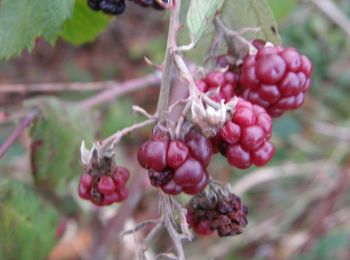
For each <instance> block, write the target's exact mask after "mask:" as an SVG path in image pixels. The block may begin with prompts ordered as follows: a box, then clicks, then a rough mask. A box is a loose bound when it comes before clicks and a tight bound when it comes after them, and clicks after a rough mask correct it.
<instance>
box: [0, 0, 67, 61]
mask: <svg viewBox="0 0 350 260" xmlns="http://www.w3.org/2000/svg"><path fill="white" fill-rule="evenodd" d="M73 5H74V0H15V1H14V0H2V1H0V58H9V57H11V56H14V55H19V54H20V53H21V52H22V50H23V49H28V50H29V51H31V50H32V49H33V47H34V43H35V39H36V38H37V37H40V36H41V37H43V38H44V39H45V40H47V41H48V42H50V43H51V44H53V43H54V42H55V40H56V38H57V36H58V33H59V32H60V30H61V27H62V25H63V22H64V21H65V20H66V19H67V18H68V17H70V16H71V14H72V10H73Z"/></svg>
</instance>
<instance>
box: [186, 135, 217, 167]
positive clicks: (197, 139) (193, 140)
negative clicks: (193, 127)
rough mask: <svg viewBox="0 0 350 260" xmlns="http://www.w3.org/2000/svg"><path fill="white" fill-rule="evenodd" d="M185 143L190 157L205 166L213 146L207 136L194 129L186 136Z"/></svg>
mask: <svg viewBox="0 0 350 260" xmlns="http://www.w3.org/2000/svg"><path fill="white" fill-rule="evenodd" d="M186 144H187V146H188V148H189V150H190V153H191V155H192V157H193V158H194V159H196V160H198V161H200V163H201V164H202V165H203V166H204V167H207V166H208V165H209V163H210V159H211V156H212V154H213V148H212V146H211V143H210V141H209V140H208V138H206V137H205V136H203V135H201V134H200V133H197V132H195V131H190V133H189V134H188V135H187V137H186Z"/></svg>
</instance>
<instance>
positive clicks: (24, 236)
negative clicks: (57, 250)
mask: <svg viewBox="0 0 350 260" xmlns="http://www.w3.org/2000/svg"><path fill="white" fill-rule="evenodd" d="M57 224H58V213H57V212H56V211H55V210H54V209H53V208H52V207H51V206H50V205H47V204H45V203H44V201H43V200H42V199H41V198H40V197H39V196H38V194H37V193H35V192H34V191H33V190H31V189H30V188H29V187H27V186H25V185H23V184H22V183H21V182H18V181H15V180H10V179H5V178H1V179H0V230H1V236H0V259H47V256H48V254H49V253H50V251H51V249H52V248H53V246H54V245H55V244H56V242H57V239H56V237H55V230H56V227H57Z"/></svg>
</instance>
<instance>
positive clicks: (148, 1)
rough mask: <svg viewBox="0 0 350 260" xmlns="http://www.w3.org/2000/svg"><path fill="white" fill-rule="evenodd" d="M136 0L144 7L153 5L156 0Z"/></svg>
mask: <svg viewBox="0 0 350 260" xmlns="http://www.w3.org/2000/svg"><path fill="white" fill-rule="evenodd" d="M135 2H136V3H138V4H139V5H141V6H143V7H149V6H152V5H153V3H154V0H136V1H135Z"/></svg>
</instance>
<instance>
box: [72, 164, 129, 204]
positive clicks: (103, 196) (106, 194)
mask: <svg viewBox="0 0 350 260" xmlns="http://www.w3.org/2000/svg"><path fill="white" fill-rule="evenodd" d="M104 163H106V162H104ZM112 164H113V166H112ZM94 167H97V168H94ZM111 168H112V169H114V172H112V173H111V172H106V171H110V170H111ZM91 171H92V172H93V173H92V172H91ZM98 173H99V174H100V176H99V175H97V174H98ZM92 176H94V177H92ZM128 179H129V171H128V170H127V169H126V168H124V167H119V166H116V167H115V164H114V162H113V161H112V160H111V161H108V163H106V164H103V163H101V165H98V164H96V165H95V166H92V169H91V170H89V171H88V172H84V173H83V174H82V175H81V177H80V183H79V186H78V193H79V196H80V197H81V198H82V199H86V200H90V201H91V202H92V203H94V204H95V205H97V206H106V205H110V204H112V203H114V202H120V201H123V200H125V199H126V197H127V190H126V188H125V185H126V182H127V180H128Z"/></svg>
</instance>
